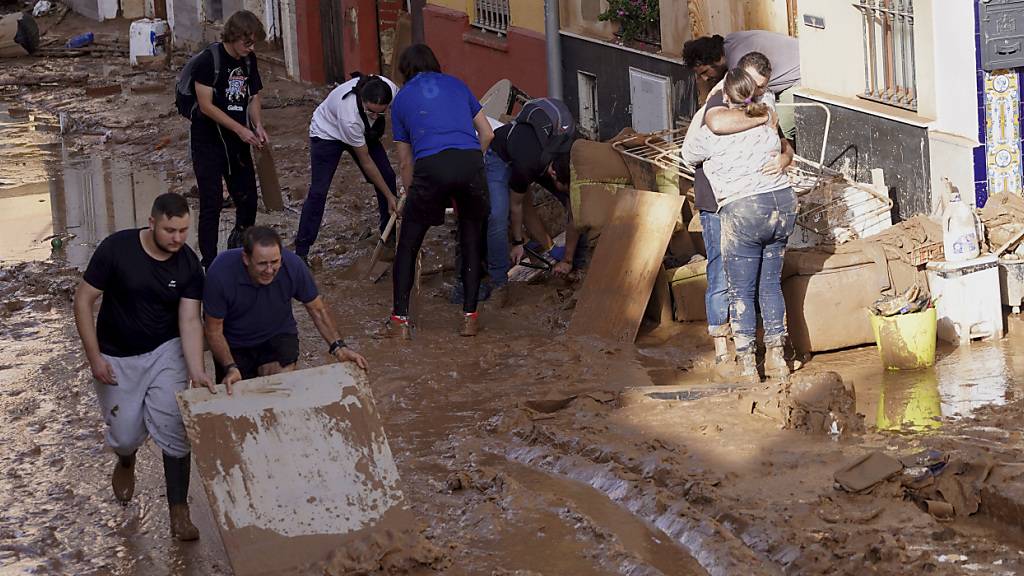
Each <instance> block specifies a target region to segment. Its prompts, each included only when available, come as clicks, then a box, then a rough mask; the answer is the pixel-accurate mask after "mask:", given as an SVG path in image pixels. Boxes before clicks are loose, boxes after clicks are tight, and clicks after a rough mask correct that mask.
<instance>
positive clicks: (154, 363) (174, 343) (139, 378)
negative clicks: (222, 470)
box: [93, 338, 190, 458]
mask: <svg viewBox="0 0 1024 576" xmlns="http://www.w3.org/2000/svg"><path fill="white" fill-rule="evenodd" d="M103 357H104V358H105V359H106V360H107V362H110V366H111V367H112V368H113V369H114V375H115V376H116V377H117V385H116V386H109V385H107V384H103V383H101V382H99V381H98V380H94V381H93V384H94V386H95V388H96V398H97V400H99V405H100V411H101V413H102V414H103V420H104V422H106V424H107V433H106V439H107V444H109V445H110V447H111V448H112V449H113V450H114V452H116V453H117V454H120V455H122V456H128V455H131V454H134V453H135V451H136V450H138V449H139V447H140V446H142V443H143V442H145V441H146V438H147V436H151V437H152V438H153V442H155V443H156V445H157V446H159V447H160V450H162V451H163V452H164V454H167V455H169V456H172V457H175V458H181V457H183V456H185V455H187V454H188V453H189V450H190V448H189V442H188V437H187V436H186V435H185V425H184V424H182V421H181V413H180V412H178V401H177V400H176V399H175V395H176V394H177V393H178V392H181V391H182V390H185V389H186V388H188V369H187V368H186V366H185V356H184V355H183V354H182V351H181V339H180V338H173V339H171V340H168V341H167V342H164V343H163V344H162V345H160V346H159V347H158V348H156V349H155V350H153V351H151V352H147V353H145V354H139V355H136V356H128V357H118V356H109V355H107V354H104V355H103Z"/></svg>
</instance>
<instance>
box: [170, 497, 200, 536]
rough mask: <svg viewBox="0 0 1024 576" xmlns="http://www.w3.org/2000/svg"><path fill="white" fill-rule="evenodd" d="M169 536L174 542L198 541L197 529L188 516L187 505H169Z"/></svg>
mask: <svg viewBox="0 0 1024 576" xmlns="http://www.w3.org/2000/svg"><path fill="white" fill-rule="evenodd" d="M171 536H172V537H173V538H174V539H175V540H180V541H182V542H191V541H193V540H199V529H198V528H196V525H195V524H193V523H192V519H191V518H190V517H189V515H188V504H171Z"/></svg>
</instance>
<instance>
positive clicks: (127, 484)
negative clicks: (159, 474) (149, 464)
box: [110, 454, 135, 505]
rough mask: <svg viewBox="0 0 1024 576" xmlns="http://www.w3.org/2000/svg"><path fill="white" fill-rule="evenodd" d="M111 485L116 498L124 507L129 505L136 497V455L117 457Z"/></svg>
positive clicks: (111, 476)
mask: <svg viewBox="0 0 1024 576" xmlns="http://www.w3.org/2000/svg"><path fill="white" fill-rule="evenodd" d="M110 484H111V486H113V488H114V498H117V501H118V502H120V503H121V504H122V505H127V504H128V502H130V501H131V499H132V496H133V495H135V455H134V454H132V455H131V456H121V455H118V456H117V461H116V462H115V463H114V473H113V474H111V475H110Z"/></svg>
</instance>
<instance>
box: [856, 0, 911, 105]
mask: <svg viewBox="0 0 1024 576" xmlns="http://www.w3.org/2000/svg"><path fill="white" fill-rule="evenodd" d="M853 5H854V6H855V7H856V8H857V9H858V10H860V12H861V15H862V16H863V19H864V20H863V23H864V93H863V94H861V96H862V97H863V98H867V99H868V100H874V101H876V102H882V103H883V104H889V105H891V106H898V107H900V108H905V109H907V110H917V81H916V80H915V67H914V0H857V1H856V2H854V4H853Z"/></svg>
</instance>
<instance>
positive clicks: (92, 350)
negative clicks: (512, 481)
mask: <svg viewBox="0 0 1024 576" xmlns="http://www.w3.org/2000/svg"><path fill="white" fill-rule="evenodd" d="M190 225H191V216H190V214H189V209H188V202H186V201H185V198H184V197H182V196H180V195H178V194H174V193H167V194H161V195H160V196H157V198H156V200H155V201H154V202H153V210H152V212H151V215H150V218H149V227H148V228H142V229H131V230H122V231H120V232H116V233H114V234H111V235H110V236H108V237H107V238H106V239H105V240H103V242H101V243H100V245H99V247H97V248H96V252H95V253H94V254H93V255H92V258H91V259H90V260H89V266H88V267H87V268H86V269H85V274H84V275H83V277H82V282H81V283H80V284H79V285H78V290H77V291H76V292H75V306H74V307H75V324H76V325H77V327H78V335H79V336H80V337H81V339H82V347H83V348H85V355H86V358H88V360H89V367H90V368H91V370H92V376H93V382H94V384H95V387H96V396H97V398H98V400H99V405H100V410H101V411H102V413H103V419H104V420H105V421H106V424H107V434H106V438H107V444H109V445H110V447H111V449H113V451H114V453H115V454H116V455H117V461H116V462H115V464H114V472H113V475H112V477H111V484H112V486H113V489H114V497H115V498H117V500H118V501H120V502H121V503H122V504H127V503H128V502H129V501H130V500H131V498H132V496H133V495H134V493H135V452H136V451H137V450H138V449H139V446H142V443H143V442H145V441H146V437H147V436H151V437H152V438H153V441H154V442H155V443H156V445H157V446H158V447H159V448H160V451H161V452H163V461H164V478H165V480H166V482H167V503H168V504H169V506H170V515H171V535H172V536H173V537H174V538H176V539H178V540H195V539H197V538H199V531H198V530H197V529H196V527H195V526H194V525H193V524H192V520H191V519H190V518H189V511H188V481H189V470H190V456H191V454H190V451H191V448H190V446H189V441H188V437H187V436H186V435H185V425H184V424H183V423H182V420H181V414H180V413H179V412H178V403H177V401H176V400H175V394H176V393H178V392H180V391H182V390H184V389H185V388H187V387H188V382H189V381H190V380H191V381H192V384H193V385H205V386H209V387H210V388H211V389H212V387H213V384H212V383H211V381H210V378H209V377H208V376H207V375H206V372H205V370H204V368H203V326H202V322H201V320H200V318H199V305H200V302H201V301H202V297H203V269H202V267H201V266H200V264H199V258H198V257H196V255H195V253H194V252H193V251H192V249H191V248H189V247H188V245H186V244H185V239H186V238H187V237H188V229H189V226H190ZM100 296H103V302H102V304H100V312H99V317H98V319H97V320H96V323H95V324H93V308H94V307H95V306H96V301H97V300H98V299H99V298H100Z"/></svg>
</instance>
